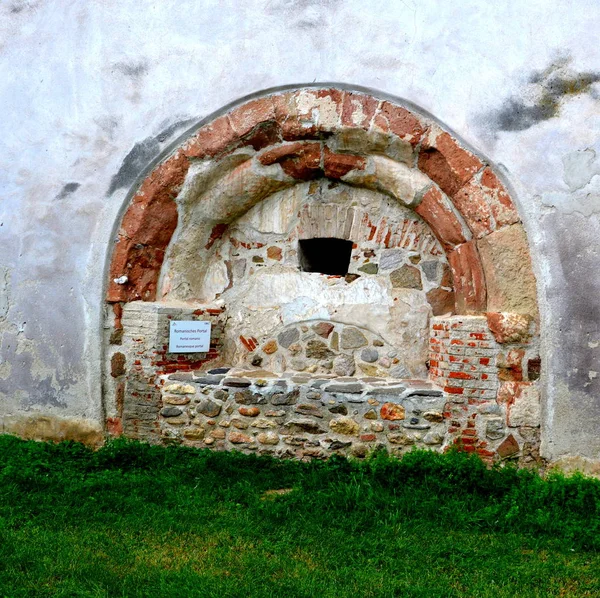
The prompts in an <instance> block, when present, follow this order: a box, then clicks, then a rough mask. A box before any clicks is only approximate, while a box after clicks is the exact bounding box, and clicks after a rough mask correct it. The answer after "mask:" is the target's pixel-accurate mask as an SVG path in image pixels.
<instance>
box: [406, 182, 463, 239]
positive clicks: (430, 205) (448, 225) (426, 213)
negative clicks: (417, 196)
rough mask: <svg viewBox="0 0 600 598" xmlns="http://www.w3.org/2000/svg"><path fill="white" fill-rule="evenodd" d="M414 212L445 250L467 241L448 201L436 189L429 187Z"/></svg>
mask: <svg viewBox="0 0 600 598" xmlns="http://www.w3.org/2000/svg"><path fill="white" fill-rule="evenodd" d="M415 211H416V212H417V214H419V216H421V218H423V220H425V222H427V224H429V226H430V227H431V230H432V231H433V233H434V234H435V236H436V237H437V238H438V240H439V242H440V243H441V244H442V246H443V247H444V248H445V249H452V248H454V247H456V245H460V244H461V243H464V242H465V241H467V239H466V237H465V235H464V233H463V226H462V224H461V222H460V220H459V219H458V218H457V217H456V214H455V213H454V211H453V209H452V204H451V203H450V200H449V199H448V198H447V197H446V196H445V195H443V194H442V192H441V191H440V190H439V189H438V188H437V187H431V188H430V189H429V190H428V191H427V193H425V195H424V196H423V199H422V201H421V203H420V204H419V205H418V206H417V207H416V209H415Z"/></svg>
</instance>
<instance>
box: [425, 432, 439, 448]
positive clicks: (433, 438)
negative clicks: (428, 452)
mask: <svg viewBox="0 0 600 598" xmlns="http://www.w3.org/2000/svg"><path fill="white" fill-rule="evenodd" d="M442 442H444V437H443V436H442V434H440V433H439V432H427V434H425V438H423V444H427V445H434V444H442Z"/></svg>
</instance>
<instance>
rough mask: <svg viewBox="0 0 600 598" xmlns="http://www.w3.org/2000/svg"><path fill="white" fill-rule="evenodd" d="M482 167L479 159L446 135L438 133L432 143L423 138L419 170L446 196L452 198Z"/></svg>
mask: <svg viewBox="0 0 600 598" xmlns="http://www.w3.org/2000/svg"><path fill="white" fill-rule="evenodd" d="M482 166H483V164H482V163H481V162H480V160H479V158H477V157H476V156H474V155H473V154H472V153H471V152H469V151H467V150H466V149H464V148H462V147H461V146H460V145H458V143H457V142H456V140H454V139H453V138H452V137H451V136H450V135H449V134H448V133H440V134H439V135H438V136H437V138H436V139H435V140H434V141H433V142H431V141H430V140H429V139H428V138H425V139H424V140H423V143H422V144H421V152H420V154H419V168H420V169H421V170H422V171H423V172H424V173H425V174H426V175H428V176H429V178H431V179H432V180H433V181H435V182H436V183H437V184H438V185H439V186H440V188H441V189H442V191H443V192H444V193H446V195H449V196H453V195H454V194H455V193H456V192H457V191H458V190H459V189H460V188H461V187H463V186H464V185H465V183H467V181H469V180H470V179H471V178H472V177H473V176H474V175H475V174H476V173H477V172H478V171H479V170H480V169H481V168H482Z"/></svg>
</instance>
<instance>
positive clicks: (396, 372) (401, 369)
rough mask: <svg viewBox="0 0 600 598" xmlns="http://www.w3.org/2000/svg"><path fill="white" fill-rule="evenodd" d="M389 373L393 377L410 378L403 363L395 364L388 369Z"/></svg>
mask: <svg viewBox="0 0 600 598" xmlns="http://www.w3.org/2000/svg"><path fill="white" fill-rule="evenodd" d="M390 374H391V375H392V376H393V377H394V378H410V372H409V371H408V369H407V368H406V366H404V365H397V366H396V367H393V368H392V369H391V370H390Z"/></svg>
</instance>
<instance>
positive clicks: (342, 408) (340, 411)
mask: <svg viewBox="0 0 600 598" xmlns="http://www.w3.org/2000/svg"><path fill="white" fill-rule="evenodd" d="M329 412H330V413H335V414H337V415H348V407H346V405H344V404H343V403H340V404H339V405H333V406H332V407H330V408H329Z"/></svg>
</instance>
